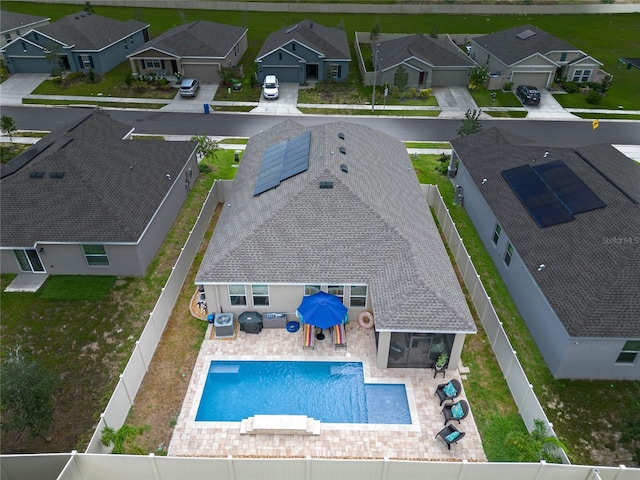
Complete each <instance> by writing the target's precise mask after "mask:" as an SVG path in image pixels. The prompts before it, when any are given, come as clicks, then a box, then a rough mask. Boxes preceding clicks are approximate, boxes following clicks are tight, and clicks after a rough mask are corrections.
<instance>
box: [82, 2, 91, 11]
mask: <svg viewBox="0 0 640 480" xmlns="http://www.w3.org/2000/svg"><path fill="white" fill-rule="evenodd" d="M84 11H85V12H87V13H93V6H92V5H91V2H85V4H84Z"/></svg>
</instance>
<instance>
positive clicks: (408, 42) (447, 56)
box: [378, 34, 474, 70]
mask: <svg viewBox="0 0 640 480" xmlns="http://www.w3.org/2000/svg"><path fill="white" fill-rule="evenodd" d="M411 57H416V58H418V59H420V60H423V61H424V62H426V63H428V64H429V65H432V66H434V67H472V66H473V65H474V63H473V61H472V60H471V59H470V58H469V57H468V56H467V55H465V54H464V53H462V52H461V51H460V49H459V48H457V47H456V46H455V45H452V44H451V41H450V40H449V38H448V37H446V36H441V37H438V38H437V39H436V38H431V37H428V36H426V35H422V34H415V35H407V36H406V37H400V38H394V39H393V40H387V41H386V42H380V44H379V47H378V59H379V62H380V66H381V67H382V69H383V70H384V69H386V68H389V67H392V66H394V65H397V64H399V63H402V62H404V61H406V60H408V59H409V58H411Z"/></svg>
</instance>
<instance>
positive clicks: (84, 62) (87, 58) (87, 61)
mask: <svg viewBox="0 0 640 480" xmlns="http://www.w3.org/2000/svg"><path fill="white" fill-rule="evenodd" d="M80 65H81V66H82V68H93V59H92V58H91V55H80Z"/></svg>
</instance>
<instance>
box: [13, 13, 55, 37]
mask: <svg viewBox="0 0 640 480" xmlns="http://www.w3.org/2000/svg"><path fill="white" fill-rule="evenodd" d="M45 20H51V18H49V17H41V16H39V15H27V14H26V13H16V12H7V11H5V10H2V11H1V12H0V33H4V32H8V31H10V30H15V29H16V28H21V27H29V26H31V25H33V24H34V23H39V22H42V21H45ZM21 33H27V32H21Z"/></svg>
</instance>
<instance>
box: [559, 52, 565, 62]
mask: <svg viewBox="0 0 640 480" xmlns="http://www.w3.org/2000/svg"><path fill="white" fill-rule="evenodd" d="M566 59H567V52H562V54H561V55H560V61H561V62H564V61H565V60H566Z"/></svg>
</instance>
